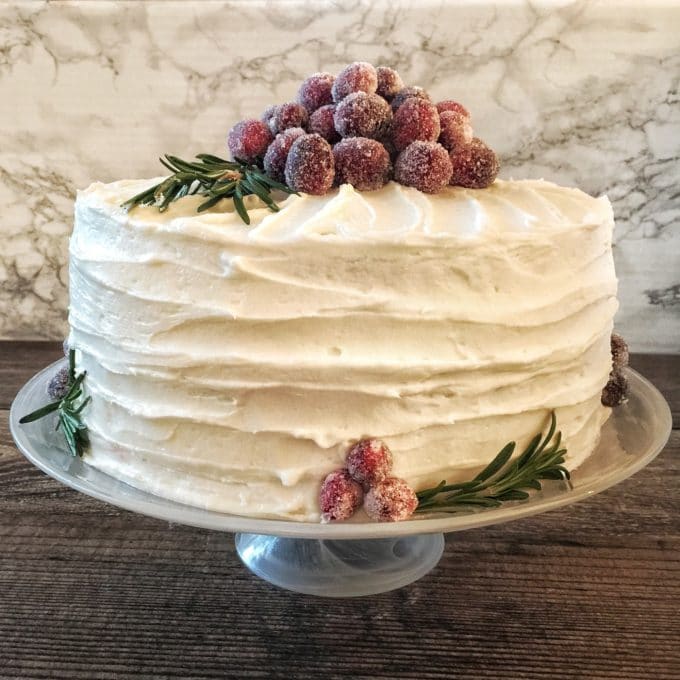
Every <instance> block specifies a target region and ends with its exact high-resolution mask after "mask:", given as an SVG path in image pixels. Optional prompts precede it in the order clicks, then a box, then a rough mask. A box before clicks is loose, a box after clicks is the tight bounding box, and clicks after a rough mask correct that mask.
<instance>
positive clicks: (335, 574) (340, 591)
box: [236, 534, 444, 597]
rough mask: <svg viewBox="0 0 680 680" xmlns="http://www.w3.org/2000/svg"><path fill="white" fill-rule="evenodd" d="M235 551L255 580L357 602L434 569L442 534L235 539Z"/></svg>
mask: <svg viewBox="0 0 680 680" xmlns="http://www.w3.org/2000/svg"><path fill="white" fill-rule="evenodd" d="M236 551H237V552H238V555H239V557H240V558H241V560H242V561H243V563H244V564H245V565H246V566H247V567H248V569H250V570H251V571H252V572H253V573H254V574H256V575H257V576H259V577H260V578H262V579H264V580H265V581H269V583H273V584H274V585H275V586H278V587H279V588H285V589H287V590H294V591H296V592H298V593H307V594H308V595H319V596H322V597H357V596H360V595H374V594H375V593H384V592H386V591H388V590H395V589H396V588H402V587H403V586H405V585H408V584H409V583H413V581H417V580H418V579H419V578H421V577H422V576H424V575H425V574H427V572H429V571H430V570H431V569H433V568H434V567H435V566H436V565H437V562H439V559H440V558H441V556H442V552H443V551H444V535H443V534H424V535H417V536H396V537H394V538H374V539H362V540H344V541H335V540H330V539H325V540H324V539H306V538H281V537H278V536H267V535H264V534H236Z"/></svg>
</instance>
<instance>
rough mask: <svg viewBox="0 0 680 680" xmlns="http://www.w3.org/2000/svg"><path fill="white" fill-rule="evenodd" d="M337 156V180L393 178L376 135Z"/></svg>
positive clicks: (352, 141)
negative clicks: (375, 137)
mask: <svg viewBox="0 0 680 680" xmlns="http://www.w3.org/2000/svg"><path fill="white" fill-rule="evenodd" d="M333 156H334V157H335V183H336V184H351V185H352V186H353V187H354V188H355V189H358V190H359V191H373V190H374V189H380V187H383V186H385V184H387V182H388V181H389V179H390V172H391V170H392V163H391V162H390V155H389V154H388V153H387V150H386V149H385V147H384V146H383V145H382V144H381V143H380V142H378V141H376V140H375V139H367V138H366V137H347V138H346V139H343V140H342V141H341V142H340V143H338V144H336V145H335V146H334V147H333ZM369 441H371V440H369Z"/></svg>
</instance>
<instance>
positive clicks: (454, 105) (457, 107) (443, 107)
mask: <svg viewBox="0 0 680 680" xmlns="http://www.w3.org/2000/svg"><path fill="white" fill-rule="evenodd" d="M437 111H439V113H444V111H455V112H456V113H460V115H461V116H465V117H466V118H467V119H468V120H470V112H469V111H468V110H467V109H466V108H465V107H464V106H463V105H462V104H459V103H458V102H454V101H453V99H445V100H444V101H443V102H438V103H437Z"/></svg>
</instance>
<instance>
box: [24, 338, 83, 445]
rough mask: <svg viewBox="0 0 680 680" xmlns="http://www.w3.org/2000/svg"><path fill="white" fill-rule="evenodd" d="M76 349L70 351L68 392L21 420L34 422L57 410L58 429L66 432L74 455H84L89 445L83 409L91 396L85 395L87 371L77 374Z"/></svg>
mask: <svg viewBox="0 0 680 680" xmlns="http://www.w3.org/2000/svg"><path fill="white" fill-rule="evenodd" d="M75 355H76V353H75V350H70V351H69V353H68V377H69V380H68V390H67V392H66V394H65V395H64V396H63V397H62V398H61V399H59V400H57V401H53V402H51V403H49V404H46V405H45V406H42V407H40V408H39V409H37V410H35V411H33V412H32V413H29V414H28V415H25V416H24V417H23V418H21V420H20V421H19V422H20V423H21V424H22V425H23V424H24V423H32V422H33V421H35V420H40V418H44V417H45V416H47V415H49V414H50V413H54V412H55V411H57V412H58V414H59V419H58V420H57V427H56V429H57V430H59V429H60V428H61V431H62V432H63V433H64V437H65V439H66V443H67V444H68V448H69V451H70V452H71V455H72V456H82V455H83V451H84V450H85V448H86V447H87V445H88V443H89V442H88V437H87V427H86V426H85V423H83V420H82V412H83V409H84V408H85V407H86V406H87V405H88V404H89V403H90V400H91V397H86V398H85V399H82V397H83V380H85V375H86V373H85V371H83V372H82V373H80V374H79V375H78V376H76V361H75Z"/></svg>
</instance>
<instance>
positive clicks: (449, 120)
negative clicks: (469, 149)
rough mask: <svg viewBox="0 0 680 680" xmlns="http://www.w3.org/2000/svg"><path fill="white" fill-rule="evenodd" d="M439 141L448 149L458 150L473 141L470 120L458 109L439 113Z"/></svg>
mask: <svg viewBox="0 0 680 680" xmlns="http://www.w3.org/2000/svg"><path fill="white" fill-rule="evenodd" d="M439 124H440V126H441V132H440V133H439V143H440V144H441V145H442V146H443V147H444V148H445V149H446V150H447V151H456V150H457V149H460V148H461V147H463V146H467V145H468V144H469V143H470V142H471V141H472V125H470V120H469V119H468V118H466V117H465V116H464V115H463V114H462V113H459V112H458V111H444V112H443V113H440V114H439Z"/></svg>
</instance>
